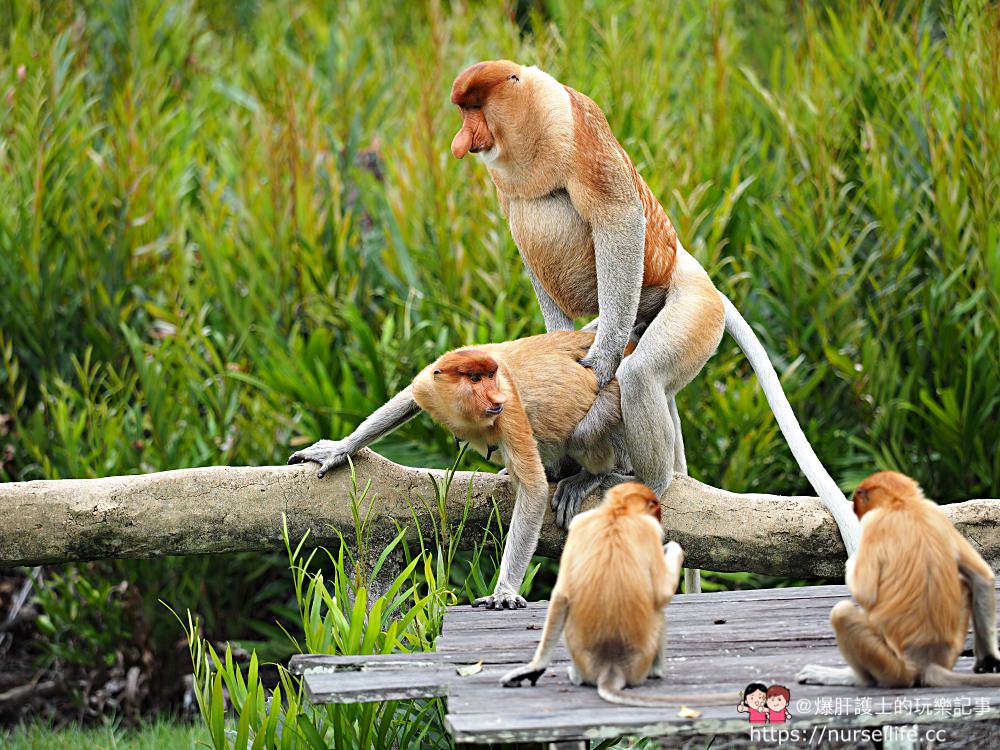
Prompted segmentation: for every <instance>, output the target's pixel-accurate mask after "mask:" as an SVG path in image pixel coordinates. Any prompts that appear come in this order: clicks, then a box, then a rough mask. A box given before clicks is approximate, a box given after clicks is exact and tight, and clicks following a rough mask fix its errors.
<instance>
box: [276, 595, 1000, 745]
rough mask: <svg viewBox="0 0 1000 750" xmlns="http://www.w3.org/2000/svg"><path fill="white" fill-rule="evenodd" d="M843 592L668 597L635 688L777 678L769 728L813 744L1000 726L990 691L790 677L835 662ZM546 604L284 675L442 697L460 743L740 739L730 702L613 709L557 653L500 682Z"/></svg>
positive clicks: (344, 694) (471, 612)
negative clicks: (844, 737)
mask: <svg viewBox="0 0 1000 750" xmlns="http://www.w3.org/2000/svg"><path fill="white" fill-rule="evenodd" d="M847 597H848V594H847V590H846V588H845V587H844V586H818V587H811V588H801V589H769V590H761V591H739V592H727V593H717V594H700V595H691V596H683V595H681V596H677V597H675V598H674V601H673V603H672V604H671V605H670V607H669V609H668V619H667V628H668V633H669V649H668V654H669V658H668V661H667V669H666V675H665V678H664V679H663V680H651V681H650V682H649V683H647V685H645V686H643V687H642V688H639V689H637V690H636V692H639V691H640V690H641V691H643V692H649V693H665V692H738V691H740V690H742V689H743V688H744V687H745V686H746V685H747V684H748V683H751V682H763V683H765V684H767V685H771V684H775V683H777V684H781V685H784V686H786V687H787V688H789V690H790V691H791V696H792V697H791V702H790V704H789V706H788V710H789V711H790V712H791V714H792V717H793V718H792V719H791V721H790V722H789V723H787V724H785V725H783V726H782V725H775V726H774V727H772V728H773V729H782V728H783V729H788V730H796V731H798V732H801V733H802V734H801V735H800V736H801V738H802V739H801V740H800V741H808V740H810V739H814V740H817V741H820V744H822V742H821V741H822V739H823V733H828V731H829V728H831V727H840V728H851V727H857V728H861V727H872V728H876V727H881V726H885V725H900V724H928V723H933V724H943V723H949V722H957V721H970V720H985V719H993V720H996V719H1000V690H997V689H995V688H992V689H968V688H957V689H915V690H883V689H878V688H864V689H862V688H839V687H823V686H807V685H799V684H798V683H796V682H795V673H796V672H797V671H798V669H799V668H800V667H801V666H802V665H804V664H807V663H814V664H830V665H840V664H843V661H842V659H841V657H840V654H839V652H838V651H837V645H836V642H835V640H834V637H833V632H832V630H831V628H830V625H829V622H828V619H827V618H828V615H829V612H830V609H831V608H832V607H833V605H834V603H835V602H837V601H839V600H841V599H845V598H847ZM545 610H546V603H544V602H541V603H532V604H530V605H529V606H528V608H527V609H522V610H517V611H505V612H493V611H485V610H477V609H473V608H471V607H468V606H464V607H454V608H453V609H452V610H451V611H449V612H448V614H447V615H446V616H445V620H444V629H443V632H442V635H441V637H440V639H439V640H438V645H437V648H438V650H437V652H435V653H429V654H407V655H390V656H371V657H330V656H308V655H305V656H296V657H294V658H293V659H292V664H291V668H292V670H293V671H294V672H296V673H299V674H303V675H305V682H306V688H307V690H308V693H309V696H310V698H311V699H312V700H313V701H314V702H317V703H352V702H367V701H379V700H394V699H405V698H420V697H436V696H442V697H446V698H447V702H448V715H447V722H448V726H449V729H450V730H451V731H452V733H453V734H454V737H455V739H456V741H458V742H467V743H489V742H512V741H535V742H539V741H543V742H544V741H549V742H552V741H565V740H573V739H599V738H607V737H616V736H620V735H638V736H645V737H653V736H663V735H671V734H710V735H711V734H727V733H739V734H743V735H746V734H747V732H748V722H747V716H746V714H740V713H737V711H736V706H735V705H732V706H713V707H704V706H691V708H694V709H696V710H699V711H700V712H701V713H700V715H699V716H697V717H693V718H685V717H682V716H680V715H678V710H677V709H675V708H670V709H664V710H661V709H641V708H628V707H621V706H611V705H609V704H607V703H605V702H604V701H602V700H601V699H600V698H598V697H597V692H596V691H595V690H594V689H593V688H589V687H576V686H574V685H572V684H571V683H570V682H569V679H568V678H567V676H566V669H565V667H566V664H567V661H568V657H567V654H566V651H565V649H564V647H562V646H560V649H559V651H558V652H557V654H556V658H555V660H554V662H553V665H552V667H551V668H550V669H549V670H548V671H547V672H546V673H545V674H544V675H543V676H542V678H541V679H540V680H539V681H538V685H537V686H536V687H530V686H529V685H528V684H527V683H525V684H524V686H523V687H521V688H502V687H500V685H499V683H498V680H499V678H500V676H501V675H502V674H504V672H506V671H507V670H508V669H510V668H511V667H512V666H513V665H516V664H520V663H524V662H526V661H528V660H529V659H530V658H531V655H532V653H533V651H534V649H535V646H536V645H537V642H538V638H539V636H540V634H541V627H542V623H543V621H544V618H545ZM480 661H481V662H482V669H481V671H478V672H476V673H475V674H470V675H468V676H464V677H463V676H460V675H459V674H458V672H457V668H459V667H461V666H464V665H471V664H476V663H477V662H480ZM956 669H958V670H965V671H970V670H971V669H972V659H971V658H969V657H963V658H962V659H961V660H960V661H959V664H958V665H957V667H956ZM827 736H828V735H827Z"/></svg>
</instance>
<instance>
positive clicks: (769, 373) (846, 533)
mask: <svg viewBox="0 0 1000 750" xmlns="http://www.w3.org/2000/svg"><path fill="white" fill-rule="evenodd" d="M719 296H720V297H722V304H723V306H724V307H725V310H726V330H727V331H729V333H730V335H731V336H732V337H733V338H734V339H736V343H737V344H739V345H740V349H742V350H743V353H744V354H746V356H747V359H749V360H750V366H751V367H753V370H754V372H755V373H757V379H758V380H759V381H760V386H761V388H763V389H764V396H765V398H767V403H768V404H769V405H770V407H771V411H772V412H774V417H775V419H777V420H778V427H780V428H781V433H782V434H783V435H784V436H785V440H787V441H788V447H789V448H791V449H792V455H793V456H795V460H796V461H797V462H798V464H799V468H801V469H802V473H803V474H805V475H806V479H808V480H809V484H811V485H812V487H813V489H814V490H816V493H817V494H818V495H819V497H820V499H821V500H822V501H823V504H824V505H826V507H827V509H828V510H829V511H830V513H831V514H833V518H834V520H835V521H836V522H837V526H838V528H839V529H840V535H841V536H842V537H843V539H844V546H845V547H846V548H847V554H848V555H853V554H854V552H855V551H856V550H857V548H858V538H859V536H860V534H861V527H860V525H859V524H858V519H857V517H856V516H855V515H854V513H853V511H852V510H851V506H850V505H849V504H848V503H847V501H846V499H845V497H844V493H842V492H841V491H840V488H839V487H837V483H836V482H834V481H833V477H831V476H830V474H829V472H827V470H826V469H825V468H824V467H823V464H822V463H820V460H819V458H818V457H817V456H816V452H815V451H814V450H813V448H812V446H811V445H810V444H809V440H808V439H807V438H806V436H805V433H804V432H802V428H801V427H800V426H799V422H798V420H797V419H796V418H795V412H793V411H792V405H791V404H789V403H788V398H787V397H786V396H785V392H784V391H783V390H782V389H781V381H780V380H778V373H776V372H775V371H774V367H773V366H772V365H771V360H770V359H769V358H768V356H767V352H766V351H765V350H764V347H763V346H761V343H760V341H759V340H758V339H757V335H756V334H755V333H754V332H753V329H752V328H751V327H750V326H749V324H747V322H746V320H744V319H743V316H742V315H740V311H739V310H737V309H736V306H735V305H733V303H732V302H730V301H729V298H728V297H726V295H724V294H722V293H721V292H720V293H719Z"/></svg>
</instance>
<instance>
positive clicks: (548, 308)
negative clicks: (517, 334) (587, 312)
mask: <svg viewBox="0 0 1000 750" xmlns="http://www.w3.org/2000/svg"><path fill="white" fill-rule="evenodd" d="M521 262H522V263H524V270H526V271H527V272H528V278H529V279H531V286H532V287H534V289H535V297H537V298H538V306H539V307H540V308H541V309H542V318H543V319H544V320H545V331H546V333H552V331H572V330H573V319H572V318H571V317H569V315H567V314H566V313H564V312H563V311H562V308H561V307H559V305H558V304H556V301H555V300H554V299H552V297H551V296H550V295H549V293H548V292H547V291H545V287H544V286H542V282H540V281H539V280H538V276H536V275H535V272H534V271H532V270H531V266H529V265H528V263H527V261H525V260H524V256H523V255H522V256H521Z"/></svg>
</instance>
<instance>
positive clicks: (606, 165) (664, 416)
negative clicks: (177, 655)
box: [451, 60, 858, 554]
mask: <svg viewBox="0 0 1000 750" xmlns="http://www.w3.org/2000/svg"><path fill="white" fill-rule="evenodd" d="M451 101H452V102H453V103H454V104H456V105H458V107H459V108H460V109H461V112H462V117H463V123H462V127H461V129H460V130H459V131H458V134H457V135H456V136H455V138H454V140H453V141H452V143H451V150H452V153H453V154H454V155H455V156H456V157H458V158H462V157H463V156H465V155H466V154H467V153H476V154H479V156H480V158H481V159H482V160H483V162H484V163H485V164H486V166H487V168H488V170H489V173H490V176H491V177H492V178H493V182H494V184H495V185H496V189H497V195H498V196H499V199H500V206H501V208H502V210H503V212H504V214H505V215H506V216H507V220H508V222H509V223H510V229H511V233H512V234H513V236H514V241H515V243H516V244H517V247H518V249H519V251H520V253H521V257H522V259H523V260H524V265H525V267H526V268H527V271H528V274H529V276H530V277H531V282H532V285H533V286H534V288H535V293H536V295H537V296H538V301H539V304H540V306H541V309H542V314H543V316H544V318H545V327H546V329H547V330H549V331H554V330H563V329H572V328H573V318H576V317H580V316H585V315H595V314H599V318H598V320H597V321H594V323H592V324H591V325H590V326H588V328H590V327H593V326H594V325H595V324H596V326H597V338H596V339H595V340H594V344H593V346H591V348H590V351H589V352H588V353H587V357H586V359H585V364H587V365H588V366H589V367H592V368H593V370H594V372H595V373H596V375H597V381H598V384H600V385H603V384H605V383H607V382H609V381H610V380H611V379H612V378H613V377H615V375H616V373H617V378H618V381H619V383H620V385H621V416H622V420H623V422H624V437H625V444H626V448H627V451H628V455H629V457H630V459H631V461H632V465H633V466H634V468H635V474H636V478H637V479H639V480H641V481H643V482H644V483H646V484H647V485H649V486H650V487H651V488H652V489H653V490H654V491H656V492H657V493H660V494H662V493H663V491H664V490H666V488H667V487H668V486H669V485H670V482H671V480H672V478H673V474H674V472H675V471H681V472H683V471H685V470H686V462H685V458H684V448H683V442H682V438H681V427H680V419H679V417H678V414H677V406H676V404H675V401H674V396H675V394H676V393H677V392H678V391H679V390H680V389H681V388H682V387H683V386H685V385H686V384H687V383H689V382H690V381H691V380H692V379H693V378H694V377H695V375H697V374H698V372H699V371H700V370H701V368H702V367H703V365H704V364H705V362H706V361H707V360H708V358H709V357H710V356H711V355H712V353H713V352H714V351H715V349H716V347H717V346H718V344H719V341H720V340H721V338H722V332H723V329H725V330H727V331H729V332H730V333H731V334H732V335H733V337H734V338H735V339H736V341H737V343H739V345H740V348H741V349H742V350H743V351H744V352H745V353H746V355H747V357H748V359H749V360H750V364H751V365H752V366H753V369H754V371H755V372H756V373H757V376H758V377H759V378H760V382H761V387H762V388H763V389H764V394H765V395H766V397H767V401H768V404H769V405H770V406H771V409H772V411H773V412H774V415H775V417H776V418H777V421H778V425H779V426H780V427H781V431H782V433H784V435H785V439H786V440H788V444H789V446H790V447H791V450H792V454H793V455H794V456H795V459H796V461H797V462H798V464H799V466H800V467H801V468H802V471H803V472H804V473H805V475H806V477H807V478H808V479H809V482H810V483H811V484H812V486H813V487H814V488H815V490H816V492H817V493H818V494H819V496H820V498H822V500H823V502H824V504H825V505H826V507H827V508H828V509H829V511H830V512H831V513H832V514H833V517H834V519H835V520H836V522H837V525H838V526H839V528H840V533H841V535H842V536H843V538H844V544H845V546H846V547H847V552H848V554H853V552H854V550H855V549H856V548H857V539H858V524H857V520H856V519H855V518H854V516H853V515H852V514H851V513H850V512H849V511H848V510H847V509H846V503H845V502H844V496H843V494H842V493H841V492H840V490H839V489H838V487H837V484H836V483H835V482H834V481H833V479H832V478H831V477H830V475H829V474H828V473H827V472H826V470H825V469H824V468H823V465H822V464H821V463H820V461H819V459H818V458H817V457H816V454H815V452H814V451H813V449H812V447H811V446H810V445H809V442H808V440H807V439H806V437H805V435H804V434H803V432H802V429H801V427H799V424H798V422H797V421H796V419H795V415H794V413H793V412H792V409H791V406H790V405H789V403H788V399H787V398H786V397H785V395H784V393H783V391H782V390H781V384H780V382H779V380H778V377H777V374H776V373H775V371H774V368H773V367H772V366H771V363H770V361H769V359H768V357H767V352H765V350H764V348H763V347H762V346H761V344H760V342H759V341H758V340H757V337H756V336H755V334H754V333H753V331H752V330H751V328H750V326H749V325H747V323H746V321H745V320H744V319H743V317H742V316H741V315H740V313H739V312H738V311H737V310H736V308H735V307H734V306H733V304H732V303H731V302H730V301H729V300H728V299H727V298H726V297H724V296H723V295H722V294H720V293H719V292H718V291H717V290H716V288H715V286H714V285H713V284H712V281H711V279H709V277H708V274H706V273H705V271H704V269H703V268H702V267H701V265H700V264H699V263H698V262H697V261H696V260H695V259H694V258H693V257H692V256H691V255H689V254H688V253H687V252H686V251H685V250H684V248H683V247H682V246H681V243H680V242H679V241H678V239H677V234H676V232H675V231H674V228H673V226H672V225H671V223H670V220H669V219H668V218H667V216H666V213H665V212H664V210H663V208H662V207H661V206H660V204H659V202H658V201H657V200H656V198H654V197H653V194H652V193H651V192H650V190H649V187H648V186H647V185H646V183H645V182H644V181H643V179H642V177H640V176H639V173H638V172H637V171H636V169H635V167H634V166H633V165H632V162H631V161H630V160H629V158H628V156H627V155H626V153H625V151H624V149H622V147H621V146H620V145H619V143H618V141H617V140H616V139H615V137H614V135H613V134H612V132H611V129H610V127H609V126H608V122H607V120H606V119H605V117H604V113H603V112H601V109H600V108H599V107H598V106H597V105H596V104H595V103H594V102H593V101H592V100H590V99H589V98H587V97H586V96H584V95H583V94H581V93H579V92H578V91H575V90H573V89H571V88H570V87H568V86H564V85H562V84H561V83H559V82H558V81H557V80H555V79H554V78H553V77H552V76H550V75H548V74H546V73H543V72H542V71H541V70H539V69H538V68H536V67H527V66H522V65H518V64H517V63H514V62H510V61H507V60H496V61H488V62H480V63H476V64H475V65H473V66H471V67H470V68H468V69H466V70H465V71H464V72H462V73H461V74H460V75H459V76H458V78H456V79H455V83H454V85H453V86H452V90H451ZM630 336H631V337H641V338H639V343H638V345H637V347H636V350H635V353H634V354H633V355H632V356H630V357H629V358H628V359H627V360H626V361H625V362H624V363H623V362H622V352H623V351H624V348H625V344H626V342H628V341H629V338H630ZM619 364H621V366H620V367H619ZM596 423H597V422H596V420H595V421H592V423H591V425H592V426H593V425H594V424H596ZM564 501H565V502H574V501H573V499H572V498H570V497H569V496H566V497H565V498H564Z"/></svg>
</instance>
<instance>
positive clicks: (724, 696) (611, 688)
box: [597, 666, 740, 708]
mask: <svg viewBox="0 0 1000 750" xmlns="http://www.w3.org/2000/svg"><path fill="white" fill-rule="evenodd" d="M597 694H598V695H599V696H601V697H602V698H603V699H604V700H606V701H607V702H608V703H616V704H618V705H620V706H637V707H639V708H661V707H663V706H680V705H687V706H728V705H733V706H735V705H736V704H738V703H739V702H740V694H739V693H705V694H698V693H693V694H690V695H643V694H641V693H640V694H636V693H628V692H626V691H625V674H624V672H622V670H621V667H618V666H612V667H608V668H607V669H606V670H605V671H604V674H602V675H601V676H600V677H599V678H598V679H597Z"/></svg>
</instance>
